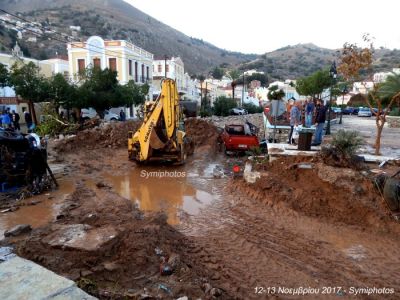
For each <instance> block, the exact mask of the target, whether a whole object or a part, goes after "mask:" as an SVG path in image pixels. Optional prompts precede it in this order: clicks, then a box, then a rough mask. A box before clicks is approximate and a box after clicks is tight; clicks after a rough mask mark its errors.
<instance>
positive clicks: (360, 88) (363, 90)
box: [352, 81, 374, 94]
mask: <svg viewBox="0 0 400 300" xmlns="http://www.w3.org/2000/svg"><path fill="white" fill-rule="evenodd" d="M373 88H374V82H372V81H366V82H354V83H353V90H352V93H353V94H368V92H369V91H371V90H372V89H373Z"/></svg>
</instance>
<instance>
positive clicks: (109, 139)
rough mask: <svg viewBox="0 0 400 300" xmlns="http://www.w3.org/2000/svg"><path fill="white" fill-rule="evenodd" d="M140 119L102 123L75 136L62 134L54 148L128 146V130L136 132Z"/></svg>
mask: <svg viewBox="0 0 400 300" xmlns="http://www.w3.org/2000/svg"><path fill="white" fill-rule="evenodd" d="M140 124H141V123H140V122H138V121H127V122H118V123H101V124H100V126H97V127H94V128H91V129H86V130H83V131H79V132H78V133H77V134H76V135H74V136H69V137H68V136H67V137H63V136H61V138H60V139H58V140H57V143H56V145H55V147H54V149H55V150H56V151H58V152H71V151H73V150H76V149H85V148H86V149H98V148H105V147H111V148H119V147H126V145H127V141H128V132H129V131H133V132H135V131H136V130H137V129H138V128H139V126H140Z"/></svg>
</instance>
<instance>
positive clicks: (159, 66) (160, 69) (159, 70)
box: [158, 64, 162, 73]
mask: <svg viewBox="0 0 400 300" xmlns="http://www.w3.org/2000/svg"><path fill="white" fill-rule="evenodd" d="M161 72H162V65H161V64H160V65H158V73H161Z"/></svg>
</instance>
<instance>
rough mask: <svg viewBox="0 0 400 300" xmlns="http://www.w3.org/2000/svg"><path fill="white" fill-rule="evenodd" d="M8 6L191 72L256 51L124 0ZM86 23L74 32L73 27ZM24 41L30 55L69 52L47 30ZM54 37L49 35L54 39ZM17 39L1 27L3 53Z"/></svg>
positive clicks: (22, 1) (11, 1) (11, 2)
mask: <svg viewBox="0 0 400 300" xmlns="http://www.w3.org/2000/svg"><path fill="white" fill-rule="evenodd" d="M2 2H3V3H2V7H1V8H3V9H5V10H7V11H10V12H12V13H21V17H23V18H24V19H28V20H30V21H35V22H39V23H40V24H42V26H44V27H47V28H49V29H50V30H55V31H56V32H58V33H64V34H67V35H70V36H71V35H72V34H75V35H76V36H75V39H77V40H78V39H83V40H85V39H86V38H87V37H89V36H91V35H100V36H102V37H103V38H105V39H126V40H130V41H132V42H133V43H135V44H136V45H138V46H139V47H142V48H144V49H146V50H148V51H149V52H151V53H153V54H154V55H155V56H156V57H157V56H158V57H164V55H167V56H180V57H181V58H182V59H183V61H184V63H185V69H186V70H187V71H188V72H189V73H190V74H199V73H206V72H207V71H209V70H210V69H211V68H212V67H215V66H221V65H222V66H234V65H236V64H238V63H241V62H244V61H248V60H252V59H254V58H256V55H251V54H243V53H239V52H230V51H227V50H224V49H220V48H218V47H215V46H214V45H212V44H210V43H207V42H205V41H203V40H200V39H197V38H194V37H189V36H187V35H185V34H183V33H181V32H179V31H177V30H175V29H173V28H171V27H170V26H168V25H165V24H163V23H162V22H160V21H158V20H156V19H154V18H152V17H151V16H149V15H147V14H145V13H143V12H142V11H140V10H138V9H136V8H135V7H133V6H131V5H130V4H128V3H126V2H124V1H122V0H85V1H80V0H3V1H2ZM71 25H75V26H81V31H80V32H72V31H71V30H70V29H69V26H71ZM30 35H32V36H34V35H33V34H31V33H29V32H28V33H27V34H26V35H25V36H24V37H23V40H22V41H21V44H22V49H23V50H24V53H25V54H27V55H31V56H32V57H35V58H40V59H45V58H48V57H54V56H55V54H56V52H57V53H58V54H59V55H60V54H66V45H65V43H62V42H60V41H56V40H54V38H56V39H60V37H61V36H60V35H54V34H44V35H41V36H38V37H37V42H27V41H26V38H25V37H28V36H30ZM49 38H50V39H49ZM15 40H16V32H15V31H9V30H5V29H4V27H3V28H0V43H1V44H2V48H3V49H2V51H4V50H7V49H8V50H9V49H10V48H11V47H12V46H13V45H14V44H15Z"/></svg>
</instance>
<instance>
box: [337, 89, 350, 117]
mask: <svg viewBox="0 0 400 300" xmlns="http://www.w3.org/2000/svg"><path fill="white" fill-rule="evenodd" d="M348 92H349V91H348V90H347V85H345V86H344V87H343V90H342V105H341V106H340V120H339V124H342V116H343V103H344V95H346V94H347V93H348Z"/></svg>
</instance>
